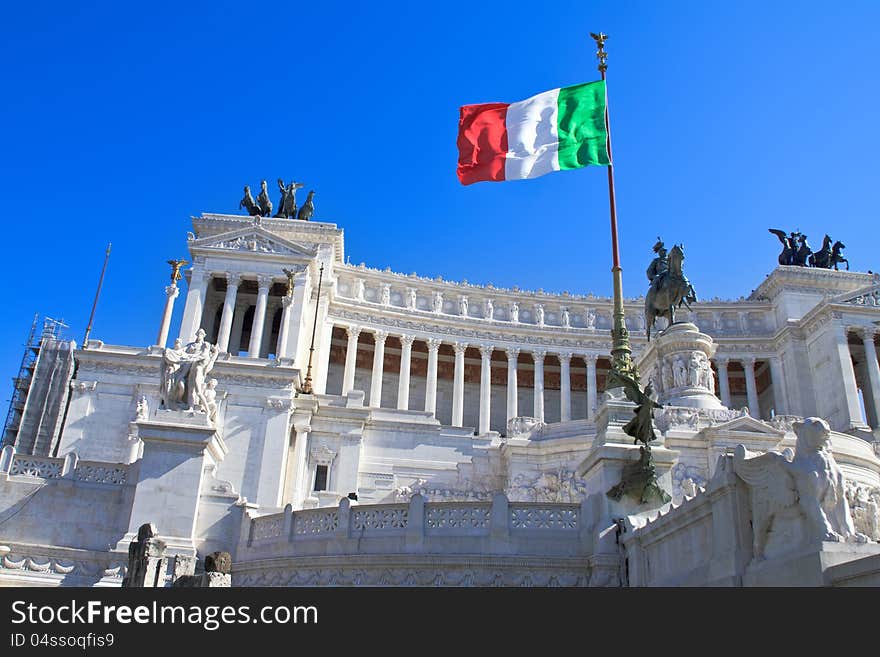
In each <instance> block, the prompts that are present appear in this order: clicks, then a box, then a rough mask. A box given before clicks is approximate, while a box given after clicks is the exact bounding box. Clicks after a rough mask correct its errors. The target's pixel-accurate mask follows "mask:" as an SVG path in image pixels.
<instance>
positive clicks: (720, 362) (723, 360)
mask: <svg viewBox="0 0 880 657" xmlns="http://www.w3.org/2000/svg"><path fill="white" fill-rule="evenodd" d="M729 362H730V356H727V355H719V356H715V364H716V365H717V366H718V367H727V364H728V363H729Z"/></svg>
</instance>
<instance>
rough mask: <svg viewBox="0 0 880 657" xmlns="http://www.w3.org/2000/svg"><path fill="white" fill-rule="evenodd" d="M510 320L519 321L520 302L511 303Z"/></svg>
mask: <svg viewBox="0 0 880 657" xmlns="http://www.w3.org/2000/svg"><path fill="white" fill-rule="evenodd" d="M510 321H511V322H518V321H519V304H518V303H517V302H516V301H514V302H513V303H512V304H510Z"/></svg>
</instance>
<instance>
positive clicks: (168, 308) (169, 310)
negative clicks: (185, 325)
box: [156, 284, 180, 347]
mask: <svg viewBox="0 0 880 657" xmlns="http://www.w3.org/2000/svg"><path fill="white" fill-rule="evenodd" d="M178 294H180V290H179V289H178V287H177V285H175V284H172V285H167V286H165V310H163V311H162V323H161V324H160V325H159V337H158V338H156V344H157V345H159V346H160V347H164V346H165V344H166V343H167V342H168V331H169V330H170V329H171V315H172V314H173V313H174V300H175V299H176V298H177V295H178Z"/></svg>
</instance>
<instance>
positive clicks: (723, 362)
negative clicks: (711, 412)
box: [715, 356, 730, 408]
mask: <svg viewBox="0 0 880 657" xmlns="http://www.w3.org/2000/svg"><path fill="white" fill-rule="evenodd" d="M728 362H729V359H728V357H727V356H718V357H716V358H715V367H717V368H718V387H719V388H720V391H719V392H720V393H721V403H722V404H724V405H725V406H727V408H730V378H729V376H728V374H727V363H728Z"/></svg>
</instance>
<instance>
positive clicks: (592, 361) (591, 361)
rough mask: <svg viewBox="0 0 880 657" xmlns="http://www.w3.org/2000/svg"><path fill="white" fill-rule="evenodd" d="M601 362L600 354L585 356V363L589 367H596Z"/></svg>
mask: <svg viewBox="0 0 880 657" xmlns="http://www.w3.org/2000/svg"><path fill="white" fill-rule="evenodd" d="M598 360H599V354H584V362H585V363H586V364H587V365H588V366H589V365H593V366H595V365H596V363H597V362H598Z"/></svg>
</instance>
